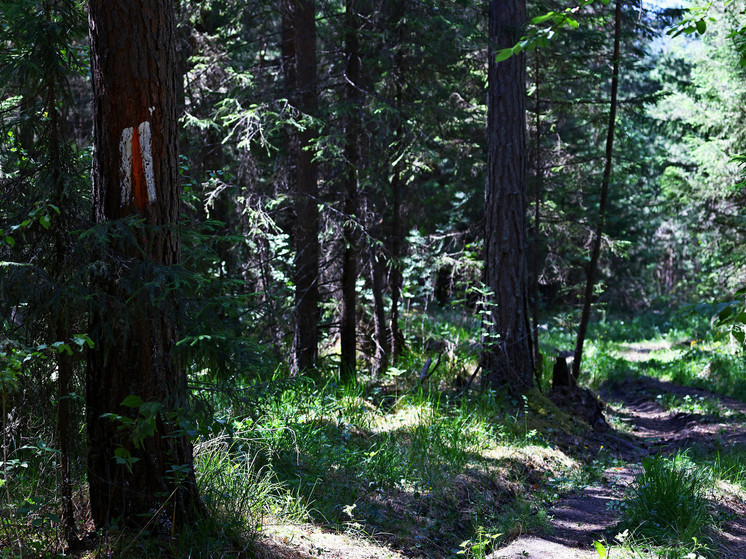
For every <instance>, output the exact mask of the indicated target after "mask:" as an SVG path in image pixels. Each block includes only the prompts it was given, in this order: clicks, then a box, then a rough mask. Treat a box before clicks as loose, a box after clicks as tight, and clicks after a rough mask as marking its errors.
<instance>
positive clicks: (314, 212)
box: [282, 0, 319, 374]
mask: <svg viewBox="0 0 746 559" xmlns="http://www.w3.org/2000/svg"><path fill="white" fill-rule="evenodd" d="M315 17H316V9H315V4H314V2H313V0H284V2H283V38H282V41H283V62H284V67H285V80H286V85H287V88H288V90H289V96H290V99H291V101H292V103H293V105H294V106H295V108H297V109H298V110H299V111H300V112H302V113H304V114H305V115H311V116H314V115H315V114H316V109H317V106H318V98H317V95H316V19H315ZM315 138H316V130H315V127H314V126H307V127H306V128H305V129H304V130H300V131H298V132H296V133H294V134H293V135H292V137H291V143H293V144H295V145H294V146H293V148H292V149H291V150H290V151H291V157H293V158H294V159H295V176H294V183H295V184H294V185H293V187H294V188H293V190H294V192H295V197H294V207H295V227H294V231H293V241H294V245H295V275H294V278H293V279H294V283H295V313H294V323H293V350H292V363H291V369H292V372H293V374H301V373H304V372H310V371H312V370H313V369H314V368H315V366H316V360H317V358H318V338H319V326H318V324H319V285H318V279H319V238H318V231H319V211H318V206H317V203H318V197H319V196H318V184H317V181H316V174H317V172H316V164H315V163H314V162H313V155H314V154H313V150H312V147H313V141H314V140H315Z"/></svg>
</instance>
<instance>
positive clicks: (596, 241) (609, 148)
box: [572, 0, 622, 382]
mask: <svg viewBox="0 0 746 559" xmlns="http://www.w3.org/2000/svg"><path fill="white" fill-rule="evenodd" d="M621 35H622V2H621V0H617V2H616V9H615V11H614V61H613V66H612V71H611V100H610V102H609V104H610V107H609V129H608V131H607V134H606V158H605V164H604V175H603V179H602V181H601V199H600V200H599V202H598V222H597V223H596V231H595V234H594V236H593V245H592V246H591V260H590V262H589V263H588V268H587V269H586V283H585V295H584V298H583V312H582V314H581V316H580V326H579V327H578V339H577V342H576V344H575V358H574V359H573V361H572V376H573V378H574V379H575V381H576V382H577V380H578V379H579V378H580V363H581V360H582V358H583V344H584V343H585V335H586V332H587V330H588V322H589V320H590V317H591V303H592V301H593V287H594V286H595V284H596V271H597V270H598V259H599V258H600V256H601V236H602V235H603V231H604V225H605V224H606V205H607V202H608V199H609V182H610V181H611V165H612V162H613V161H612V156H613V153H614V126H615V122H616V106H617V92H618V90H619V45H620V42H621Z"/></svg>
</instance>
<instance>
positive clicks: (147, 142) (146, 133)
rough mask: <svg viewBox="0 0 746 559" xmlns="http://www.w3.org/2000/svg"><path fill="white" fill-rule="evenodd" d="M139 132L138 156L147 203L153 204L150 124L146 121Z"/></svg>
mask: <svg viewBox="0 0 746 559" xmlns="http://www.w3.org/2000/svg"><path fill="white" fill-rule="evenodd" d="M138 130H139V132H140V155H141V156H142V167H143V170H144V171H145V184H146V185H147V187H148V202H150V203H151V204H152V203H153V202H155V174H154V172H153V151H152V149H151V143H152V142H151V135H150V123H149V122H148V121H147V120H146V121H145V122H142V123H140V126H139V127H138Z"/></svg>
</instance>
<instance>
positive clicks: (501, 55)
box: [495, 49, 513, 62]
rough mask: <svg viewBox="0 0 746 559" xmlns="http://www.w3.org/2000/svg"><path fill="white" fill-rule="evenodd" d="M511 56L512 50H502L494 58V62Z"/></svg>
mask: <svg viewBox="0 0 746 559" xmlns="http://www.w3.org/2000/svg"><path fill="white" fill-rule="evenodd" d="M511 56H513V49H502V50H501V51H498V53H497V55H496V56H495V62H502V61H503V60H507V59H508V58H510V57H511Z"/></svg>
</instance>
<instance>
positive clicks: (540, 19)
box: [531, 12, 556, 25]
mask: <svg viewBox="0 0 746 559" xmlns="http://www.w3.org/2000/svg"><path fill="white" fill-rule="evenodd" d="M555 13H556V12H549V13H548V14H544V15H543V16H537V17H535V18H534V19H532V20H531V23H533V24H534V25H539V24H540V23H544V22H545V21H547V20H549V19H552V18H553V17H554V15H555Z"/></svg>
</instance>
